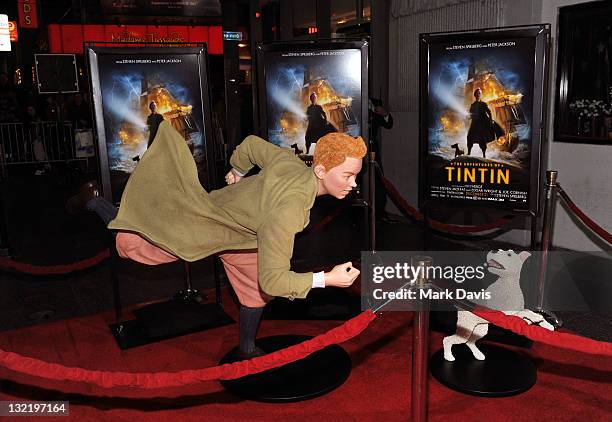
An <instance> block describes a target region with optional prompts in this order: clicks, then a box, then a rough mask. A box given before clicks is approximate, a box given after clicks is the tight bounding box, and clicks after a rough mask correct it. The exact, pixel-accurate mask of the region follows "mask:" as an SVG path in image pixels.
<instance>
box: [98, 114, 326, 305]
mask: <svg viewBox="0 0 612 422" xmlns="http://www.w3.org/2000/svg"><path fill="white" fill-rule="evenodd" d="M230 163H231V165H232V167H233V168H235V169H236V170H238V171H240V172H241V173H247V172H248V171H249V170H250V169H251V168H253V166H258V167H260V168H261V171H260V172H259V174H257V175H254V176H250V177H246V178H244V179H242V180H241V181H240V182H238V183H236V184H233V185H229V186H226V187H224V188H223V189H219V190H215V191H211V192H210V193H207V192H206V191H205V190H204V189H202V186H201V185H200V182H199V181H198V174H197V169H196V164H195V162H194V160H193V157H192V155H191V152H190V150H189V148H188V147H187V144H186V143H185V140H184V139H183V138H182V137H181V136H180V134H179V133H178V132H176V131H175V130H174V128H173V127H172V125H171V124H170V123H168V122H162V123H161V125H160V127H159V130H158V132H157V136H156V137H155V142H153V144H152V145H151V148H150V149H149V150H148V151H147V152H146V153H145V154H144V155H143V157H142V159H141V160H140V162H139V163H138V166H137V168H136V170H135V171H134V173H133V174H132V175H131V176H130V179H129V181H128V183H127V186H126V188H125V191H124V193H123V197H122V198H121V206H120V208H119V214H118V215H117V218H116V219H115V220H113V221H111V222H110V224H109V226H108V227H109V228H110V229H113V230H125V231H131V232H135V233H138V234H140V235H141V236H142V237H144V238H145V239H147V240H148V241H149V242H151V243H153V244H155V245H157V246H159V247H160V248H162V249H164V250H166V251H167V252H170V253H171V254H173V255H176V256H178V257H180V258H182V259H184V260H186V261H196V260H199V259H201V258H204V257H207V256H209V255H212V254H215V253H217V252H221V251H224V250H240V249H255V248H257V251H258V252H257V253H258V255H257V257H258V271H259V283H260V286H261V288H262V290H263V291H264V292H266V293H268V294H270V295H272V296H284V297H289V298H304V297H306V295H307V294H308V292H309V291H310V288H311V287H312V273H295V272H293V271H290V262H289V261H290V259H291V255H292V254H293V241H294V237H295V234H296V233H298V232H300V231H302V230H303V229H304V227H306V225H307V224H308V222H309V218H310V209H311V208H312V205H313V203H314V200H315V197H316V195H317V190H318V183H317V179H316V177H315V175H314V173H313V171H312V169H311V168H310V167H307V166H306V165H305V164H304V163H303V162H302V161H301V160H300V159H299V158H297V157H296V156H295V155H294V154H293V153H292V152H291V151H290V150H287V149H284V148H279V147H277V146H275V145H272V144H271V143H269V142H266V141H264V140H263V139H261V138H258V137H257V136H249V137H247V138H246V139H245V140H244V141H243V142H242V143H241V144H240V145H239V146H238V147H237V148H236V150H235V151H234V153H233V154H232V157H231V159H230Z"/></svg>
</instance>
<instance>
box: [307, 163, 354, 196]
mask: <svg viewBox="0 0 612 422" xmlns="http://www.w3.org/2000/svg"><path fill="white" fill-rule="evenodd" d="M361 161H362V160H361V158H352V157H346V159H345V160H344V163H342V164H340V165H338V166H336V167H334V168H333V169H331V170H328V171H326V170H324V169H323V170H322V171H320V172H319V174H318V175H317V177H319V179H320V180H321V183H322V184H323V188H324V189H325V192H326V193H328V194H329V195H331V196H333V197H335V198H338V199H343V198H344V197H345V196H346V195H348V194H349V192H350V191H351V190H353V188H355V187H356V186H357V183H356V182H355V178H356V177H357V175H358V174H359V172H360V171H361ZM321 167H323V166H321Z"/></svg>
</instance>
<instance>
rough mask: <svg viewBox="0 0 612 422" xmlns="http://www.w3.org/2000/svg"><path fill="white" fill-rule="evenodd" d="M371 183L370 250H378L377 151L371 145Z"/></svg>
mask: <svg viewBox="0 0 612 422" xmlns="http://www.w3.org/2000/svg"><path fill="white" fill-rule="evenodd" d="M369 158H370V160H369V167H368V169H369V174H368V176H369V183H370V188H369V190H368V191H369V192H370V250H371V251H375V250H376V170H377V169H376V153H375V152H374V151H372V149H371V147H370V154H369Z"/></svg>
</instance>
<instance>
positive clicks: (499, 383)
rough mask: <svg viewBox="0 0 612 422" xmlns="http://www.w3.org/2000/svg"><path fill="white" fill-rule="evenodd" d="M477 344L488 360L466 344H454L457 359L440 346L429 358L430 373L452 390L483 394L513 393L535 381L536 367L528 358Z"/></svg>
mask: <svg viewBox="0 0 612 422" xmlns="http://www.w3.org/2000/svg"><path fill="white" fill-rule="evenodd" d="M478 348H479V349H480V350H482V353H484V354H485V355H486V357H487V358H486V359H485V360H476V359H475V358H474V356H473V355H472V352H471V351H470V350H469V349H468V347H467V346H465V345H463V344H460V345H456V346H454V347H453V355H454V356H455V361H454V362H448V361H447V360H445V359H444V350H442V349H440V350H438V351H437V352H436V353H435V354H434V355H433V356H432V357H431V360H430V362H429V368H430V370H431V374H432V375H433V376H434V378H435V379H437V380H438V381H439V382H440V383H442V384H444V385H445V386H447V387H448V388H450V389H452V390H455V391H459V392H461V393H466V394H471V395H474V396H484V397H507V396H514V395H517V394H520V393H524V392H525V391H527V390H529V389H530V388H531V387H532V386H533V385H534V384H535V382H536V368H535V366H534V364H533V362H531V360H530V359H529V358H527V357H525V356H523V355H521V354H518V353H516V352H513V351H511V350H508V349H504V348H502V347H497V346H492V345H489V344H478Z"/></svg>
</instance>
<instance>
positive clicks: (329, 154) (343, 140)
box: [312, 132, 368, 171]
mask: <svg viewBox="0 0 612 422" xmlns="http://www.w3.org/2000/svg"><path fill="white" fill-rule="evenodd" d="M367 151H368V149H367V148H366V145H365V142H363V139H362V138H361V136H358V137H357V138H353V137H352V136H350V135H347V134H345V133H336V132H335V133H328V134H327V135H325V136H324V137H322V138H321V139H319V140H318V141H317V147H316V148H315V153H314V157H313V163H312V165H313V166H317V165H319V164H321V165H323V167H325V170H326V171H329V170H331V169H333V168H334V167H336V166H339V165H340V164H342V163H344V160H346V157H351V158H363V157H365V155H366V153H367Z"/></svg>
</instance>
